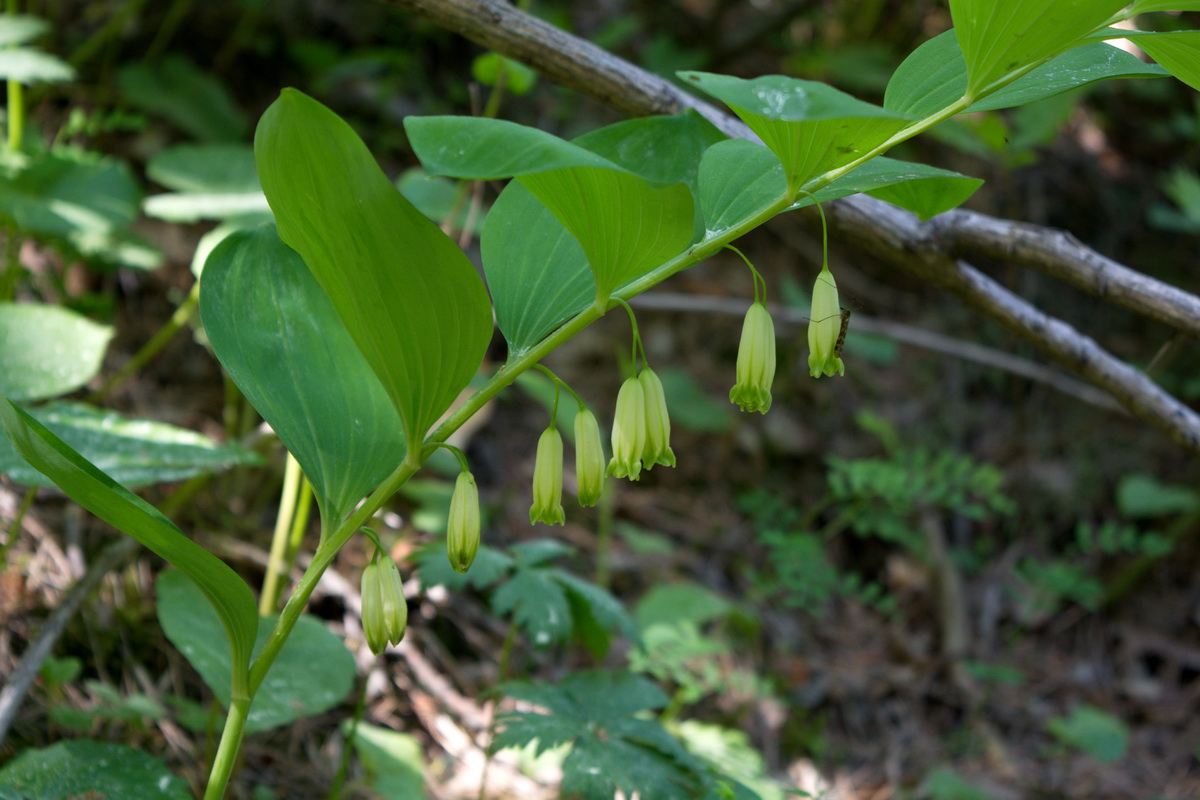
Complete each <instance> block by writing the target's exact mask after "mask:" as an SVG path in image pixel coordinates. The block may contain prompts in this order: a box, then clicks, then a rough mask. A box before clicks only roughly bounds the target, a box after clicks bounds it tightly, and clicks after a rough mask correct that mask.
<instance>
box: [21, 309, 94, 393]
mask: <svg viewBox="0 0 1200 800" xmlns="http://www.w3.org/2000/svg"><path fill="white" fill-rule="evenodd" d="M112 337H113V329H112V328H111V327H109V326H108V325H100V324H98V323H95V322H92V321H91V320H90V319H88V318H87V317H84V316H81V315H80V314H76V313H75V312H74V311H71V310H70V309H66V308H60V307H58V306H48V305H41V304H36V303H0V393H2V394H5V395H7V396H8V397H9V398H10V399H13V400H22V401H28V400H44V399H46V398H48V397H58V396H59V395H63V394H66V393H67V392H72V391H74V390H76V389H78V388H79V387H80V386H83V385H84V384H85V383H87V382H88V381H90V380H91V379H92V378H93V377H95V375H96V373H98V372H99V371H100V366H101V365H102V363H103V362H104V353H105V351H106V350H107V349H108V343H109V341H110V340H111V339H112Z"/></svg>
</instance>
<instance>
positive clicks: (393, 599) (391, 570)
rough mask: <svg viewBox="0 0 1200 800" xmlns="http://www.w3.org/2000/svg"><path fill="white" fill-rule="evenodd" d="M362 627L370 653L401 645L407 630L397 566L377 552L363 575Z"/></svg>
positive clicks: (383, 554)
mask: <svg viewBox="0 0 1200 800" xmlns="http://www.w3.org/2000/svg"><path fill="white" fill-rule="evenodd" d="M362 623H363V633H364V634H366V637H367V646H368V647H370V648H371V652H372V653H374V654H375V655H379V654H380V653H382V652H383V651H384V649H386V648H387V646H388V644H400V640H401V639H403V638H404V631H405V630H406V629H407V628H408V601H406V600H405V599H404V585H403V583H402V582H401V580H400V571H399V570H398V569H396V562H395V561H393V560H392V559H391V556H388V555H387V554H385V553H381V552H380V551H379V550H378V549H377V550H376V552H375V557H374V558H372V559H371V563H370V564H367V567H366V569H364V570H363V574H362Z"/></svg>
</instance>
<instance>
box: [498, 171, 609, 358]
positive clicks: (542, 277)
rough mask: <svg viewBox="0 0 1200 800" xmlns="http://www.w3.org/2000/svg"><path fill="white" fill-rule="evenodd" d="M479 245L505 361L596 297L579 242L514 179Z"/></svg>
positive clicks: (530, 345) (519, 354)
mask: <svg viewBox="0 0 1200 800" xmlns="http://www.w3.org/2000/svg"><path fill="white" fill-rule="evenodd" d="M479 247H480V251H481V253H482V255H483V269H484V273H485V274H486V275H487V281H488V288H489V289H491V291H492V301H493V302H494V303H495V304H496V324H497V326H498V327H499V328H500V332H501V333H503V334H504V338H505V340H507V341H508V357H509V359H514V358H519V357H520V356H521V355H523V354H524V353H526V352H527V351H528V350H529V349H530V348H532V347H533V346H534V345H536V344H537V343H538V342H540V341H541V340H542V339H544V338H545V337H546V335H547V334H549V333H550V332H551V331H552V330H554V329H555V328H556V327H558V326H559V325H560V324H561V323H563V322H565V321H566V320H568V319H570V318H571V317H573V316H575V315H576V314H578V313H579V312H581V311H583V310H584V309H586V308H587V307H588V306H589V305H590V304H591V302H592V300H593V299H594V298H595V297H596V282H595V281H594V280H593V279H592V272H591V269H590V268H589V267H588V259H587V256H586V255H584V252H583V248H582V247H580V246H579V241H578V240H577V239H576V238H575V237H574V236H572V235H571V233H570V232H569V231H568V230H567V229H566V228H564V227H563V224H562V223H561V222H559V221H558V218H557V217H555V216H554V214H552V213H551V212H550V209H548V208H546V207H545V206H544V205H542V203H541V202H540V201H539V200H538V199H537V198H536V197H534V196H533V195H532V194H530V193H529V190H528V189H526V188H525V187H524V186H522V185H521V184H520V182H518V181H513V182H512V183H510V184H509V185H508V186H506V187H505V189H504V191H502V192H501V193H500V196H499V197H498V198H497V199H496V202H495V203H494V204H493V205H492V210H491V211H490V212H488V215H487V217H486V218H485V219H484V221H483V229H482V231H481V233H480V238H479Z"/></svg>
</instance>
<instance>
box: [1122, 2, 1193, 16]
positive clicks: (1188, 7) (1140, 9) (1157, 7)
mask: <svg viewBox="0 0 1200 800" xmlns="http://www.w3.org/2000/svg"><path fill="white" fill-rule="evenodd" d="M1129 10H1130V12H1132V13H1134V14H1145V13H1148V12H1150V11H1200V0H1134V2H1133V3H1131V4H1130V7H1129Z"/></svg>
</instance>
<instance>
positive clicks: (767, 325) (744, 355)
mask: <svg viewBox="0 0 1200 800" xmlns="http://www.w3.org/2000/svg"><path fill="white" fill-rule="evenodd" d="M774 380H775V323H774V322H773V321H772V320H771V312H769V311H767V307H766V306H765V305H763V304H762V303H760V302H755V303H754V305H752V306H750V309H749V310H748V311H747V312H746V319H745V321H744V322H743V323H742V341H741V344H740V345H738V357H737V383H735V384H734V385H733V388H732V389H730V390H729V402H731V403H737V404H738V406H739V407H740V408H741V409H742V411H757V412H759V413H760V414H765V413H767V411H769V410H770V408H771V382H772V381H774Z"/></svg>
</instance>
